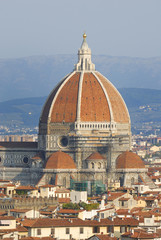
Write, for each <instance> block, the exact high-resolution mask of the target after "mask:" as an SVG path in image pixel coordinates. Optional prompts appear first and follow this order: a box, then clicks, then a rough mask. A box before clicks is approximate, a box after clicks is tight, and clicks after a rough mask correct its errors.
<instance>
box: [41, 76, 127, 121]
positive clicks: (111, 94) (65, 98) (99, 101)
mask: <svg viewBox="0 0 161 240" xmlns="http://www.w3.org/2000/svg"><path fill="white" fill-rule="evenodd" d="M81 78H82V79H81ZM80 87H81V91H80V90H79V89H80ZM80 95H81V96H80ZM79 96H80V97H79ZM79 109H80V110H79ZM78 118H79V119H80V121H82V122H111V121H114V122H116V123H129V122H130V118H129V114H128V110H127V107H126V105H125V103H124V101H123V99H122V97H121V95H120V94H119V92H118V91H117V89H116V88H115V87H114V86H113V85H112V84H111V83H110V81H109V80H107V79H106V78H105V77H104V76H102V75H101V74H100V73H99V72H96V71H95V72H86V73H83V74H80V72H73V73H72V74H70V75H69V76H68V77H67V78H66V79H64V80H63V81H62V82H61V83H60V84H59V85H58V86H57V87H56V88H55V89H54V90H53V91H52V93H51V94H50V96H49V98H48V99H47V101H46V103H45V106H44V108H43V111H42V115H41V118H40V120H41V122H44V123H47V122H51V123H62V122H67V123H74V122H76V121H77V119H78Z"/></svg>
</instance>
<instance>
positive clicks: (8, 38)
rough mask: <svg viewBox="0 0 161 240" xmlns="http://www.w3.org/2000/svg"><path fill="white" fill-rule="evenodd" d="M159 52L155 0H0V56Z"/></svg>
mask: <svg viewBox="0 0 161 240" xmlns="http://www.w3.org/2000/svg"><path fill="white" fill-rule="evenodd" d="M84 31H86V34H87V42H88V45H89V47H90V48H91V49H92V53H93V54H105V55H112V56H131V57H155V56H161V0H0V58H17V57H24V56H33V55H53V54H69V53H71V54H77V51H78V48H79V47H80V45H81V42H82V34H83V32H84Z"/></svg>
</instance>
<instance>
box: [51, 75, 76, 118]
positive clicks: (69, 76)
mask: <svg viewBox="0 0 161 240" xmlns="http://www.w3.org/2000/svg"><path fill="white" fill-rule="evenodd" d="M75 73H76V72H75V71H73V72H72V73H70V74H69V75H68V77H67V78H66V79H65V81H64V82H63V83H62V85H61V86H60V87H59V89H58V91H57V93H56V94H55V97H54V99H53V101H52V104H51V106H50V110H49V116H48V120H49V122H50V119H51V113H52V110H53V106H54V103H55V101H56V99H57V96H58V94H59V93H60V91H61V89H62V88H63V87H64V85H65V84H66V82H67V81H68V80H69V78H71V77H72V76H73V75H74V74H75ZM54 89H55V88H54Z"/></svg>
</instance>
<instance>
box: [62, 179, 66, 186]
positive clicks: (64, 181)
mask: <svg viewBox="0 0 161 240" xmlns="http://www.w3.org/2000/svg"><path fill="white" fill-rule="evenodd" d="M63 186H64V187H66V177H64V178H63Z"/></svg>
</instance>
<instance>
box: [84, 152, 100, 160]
mask: <svg viewBox="0 0 161 240" xmlns="http://www.w3.org/2000/svg"><path fill="white" fill-rule="evenodd" d="M102 159H105V158H104V157H103V156H102V155H101V154H100V153H98V152H94V153H92V154H91V155H90V156H89V157H87V159H86V160H102Z"/></svg>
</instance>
